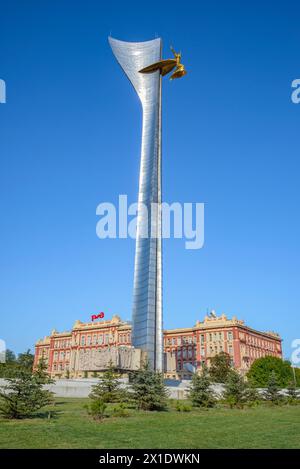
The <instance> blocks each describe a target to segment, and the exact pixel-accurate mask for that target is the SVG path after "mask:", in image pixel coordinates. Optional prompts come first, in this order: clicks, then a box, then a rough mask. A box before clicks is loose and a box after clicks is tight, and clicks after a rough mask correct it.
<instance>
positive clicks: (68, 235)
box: [0, 0, 300, 356]
mask: <svg viewBox="0 0 300 469" xmlns="http://www.w3.org/2000/svg"><path fill="white" fill-rule="evenodd" d="M150 6H151V10H150ZM299 13H300V7H299V2H296V1H294V2H291V1H285V2H271V1H270V2H267V1H251V2H250V1H248V2H241V1H236V2H234V1H227V2H224V1H205V2H203V1H202V2H201V1H193V2H192V1H188V0H187V1H184V2H176V1H172V2H168V1H163V2H162V1H160V2H159V1H156V0H151V2H147V3H144V2H141V1H139V2H131V1H122V2H108V1H107V2H104V1H103V2H102V1H93V0H91V1H83V0H77V1H76V2H72V1H66V0H59V1H58V0H52V1H49V0H48V1H44V2H40V1H33V0H28V1H26V2H24V1H21V0H20V1H16V0H11V1H9V2H8V1H7V2H2V4H1V28H0V78H2V79H4V80H5V81H6V84H7V104H0V124H1V125H0V131H1V134H0V135H1V138H0V156H1V168H0V188H1V198H0V204H1V205H0V210H1V283H0V290H1V291H0V294H1V304H0V308H1V310H0V314H1V329H0V337H1V338H2V339H4V340H6V342H7V346H8V347H9V348H11V349H13V350H15V351H16V352H20V351H23V350H24V349H26V348H28V347H30V348H33V344H34V342H35V340H36V339H37V338H39V337H42V336H44V335H46V334H48V333H49V332H50V331H51V329H52V328H54V327H55V328H57V329H58V330H68V329H70V328H71V327H72V325H73V323H74V321H75V320H76V319H80V320H82V321H87V320H89V318H90V315H91V314H92V313H93V312H98V311H104V312H105V313H106V316H107V318H109V317H111V316H112V315H113V314H119V315H121V316H122V317H123V318H124V319H130V317H131V303H132V283H133V262H134V241H133V240H130V239H129V240H99V239H98V238H97V237H96V233H95V227H96V222H97V216H96V213H95V210H96V206H97V205H98V204H99V203H100V202H103V201H111V202H116V201H117V198H118V194H128V197H129V199H130V201H135V200H136V196H137V191H138V172H139V150H140V130H141V110H140V105H139V102H138V98H137V97H136V95H135V94H134V91H133V89H132V88H131V86H130V85H129V83H128V81H127V80H126V78H125V77H124V76H123V74H122V71H121V69H120V68H119V66H118V65H117V63H116V61H115V58H114V57H113V55H112V52H111V50H110V48H109V45H108V42H107V36H108V35H109V34H110V33H111V34H112V36H114V37H116V38H119V39H123V40H128V41H143V40H148V39H152V38H154V37H155V36H156V35H158V36H160V37H162V38H163V41H164V56H165V57H167V56H169V45H170V44H172V45H173V46H174V47H175V48H177V49H181V50H182V54H183V63H184V64H185V66H186V68H187V70H188V75H187V76H186V77H185V78H184V79H182V80H178V81H174V82H169V81H168V80H165V81H164V96H163V196H164V199H165V201H168V202H173V201H180V202H204V203H205V204H206V206H205V246H204V248H203V249H201V250H199V251H187V250H185V249H184V241H183V240H170V241H168V240H167V241H165V242H164V324H165V327H168V328H172V327H178V326H190V325H193V324H194V323H195V322H196V320H197V319H202V318H203V316H204V314H205V313H206V310H207V308H209V309H211V308H214V309H215V310H216V311H217V313H221V312H223V311H224V312H225V313H226V314H228V315H229V316H232V315H237V316H238V317H239V318H242V319H245V321H246V323H247V324H249V325H250V326H252V327H254V328H258V329H261V330H275V331H278V332H280V334H281V335H282V337H283V339H284V347H285V353H286V356H289V355H290V353H291V348H290V344H291V341H292V340H293V339H295V338H298V337H300V315H299V311H300V298H299V285H300V278H299V263H300V249H299V239H300V219H299V203H300V200H299V199H300V197H299V170H300V161H299V133H300V130H299V129H300V104H299V105H295V104H293V103H292V102H291V99H290V95H291V82H292V80H294V79H296V78H300V61H299V53H300V49H299V44H300V29H299Z"/></svg>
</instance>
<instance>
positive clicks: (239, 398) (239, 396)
mask: <svg viewBox="0 0 300 469" xmlns="http://www.w3.org/2000/svg"><path fill="white" fill-rule="evenodd" d="M246 389H247V385H246V383H245V381H244V378H243V377H242V376H241V375H240V374H239V373H238V372H237V371H234V370H231V372H230V374H229V376H228V378H227V381H226V383H225V392H224V397H225V399H226V401H227V402H228V403H229V405H230V407H240V408H242V407H243V406H244V403H245V402H246Z"/></svg>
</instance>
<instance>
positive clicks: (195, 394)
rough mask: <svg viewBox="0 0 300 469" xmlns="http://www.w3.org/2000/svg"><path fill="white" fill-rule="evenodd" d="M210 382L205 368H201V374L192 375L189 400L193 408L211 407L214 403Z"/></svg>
mask: <svg viewBox="0 0 300 469" xmlns="http://www.w3.org/2000/svg"><path fill="white" fill-rule="evenodd" d="M210 385H211V381H210V377H209V373H208V369H207V367H206V366H204V367H203V368H202V373H201V374H200V375H198V374H197V373H194V374H193V377H192V382H191V387H190V391H189V398H190V399H191V401H192V404H193V406H195V407H213V406H214V405H215V403H216V399H215V396H214V392H213V391H212V389H211V388H210Z"/></svg>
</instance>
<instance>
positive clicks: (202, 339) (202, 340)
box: [200, 334, 204, 345]
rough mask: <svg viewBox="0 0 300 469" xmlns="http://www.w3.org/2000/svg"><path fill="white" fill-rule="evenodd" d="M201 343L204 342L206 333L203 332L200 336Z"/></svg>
mask: <svg viewBox="0 0 300 469" xmlns="http://www.w3.org/2000/svg"><path fill="white" fill-rule="evenodd" d="M200 343H201V345H203V344H204V334H201V336H200Z"/></svg>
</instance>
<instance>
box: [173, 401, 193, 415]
mask: <svg viewBox="0 0 300 469" xmlns="http://www.w3.org/2000/svg"><path fill="white" fill-rule="evenodd" d="M176 410H177V412H191V410H192V406H190V405H189V404H185V403H184V402H180V401H177V402H176Z"/></svg>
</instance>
